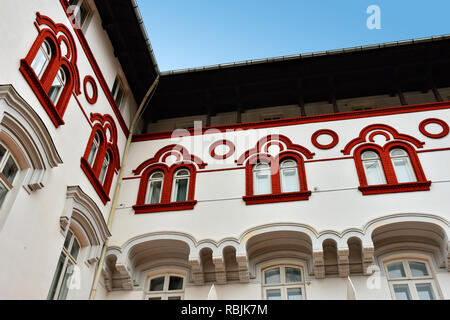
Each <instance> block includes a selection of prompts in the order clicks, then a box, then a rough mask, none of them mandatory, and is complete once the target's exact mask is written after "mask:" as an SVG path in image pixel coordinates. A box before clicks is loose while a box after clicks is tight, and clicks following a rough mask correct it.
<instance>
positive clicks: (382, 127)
mask: <svg viewBox="0 0 450 320" xmlns="http://www.w3.org/2000/svg"><path fill="white" fill-rule="evenodd" d="M375 130H384V131H387V132H389V133H390V134H391V135H392V136H393V137H394V139H399V140H405V141H408V142H410V143H412V144H413V145H415V146H416V147H417V148H422V147H423V145H424V144H425V142H421V141H419V140H418V139H416V138H414V137H413V136H410V135H407V134H401V133H398V131H397V130H395V129H394V128H392V127H391V126H388V125H387V124H371V125H369V126H366V127H364V128H363V129H362V130H361V132H360V134H359V137H358V138H355V139H353V140H352V141H350V142H349V143H347V145H346V146H345V148H344V149H343V150H342V153H343V154H345V155H348V154H350V152H351V151H352V149H353V148H354V147H356V146H357V145H358V144H360V143H364V142H367V141H368V139H367V136H368V135H369V133H370V132H371V131H375ZM376 133H377V134H380V132H378V131H377V132H376ZM370 137H371V135H369V140H370ZM372 138H373V136H372Z"/></svg>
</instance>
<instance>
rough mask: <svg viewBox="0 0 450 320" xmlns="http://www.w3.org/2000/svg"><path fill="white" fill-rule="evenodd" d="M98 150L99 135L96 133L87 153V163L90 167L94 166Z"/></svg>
mask: <svg viewBox="0 0 450 320" xmlns="http://www.w3.org/2000/svg"><path fill="white" fill-rule="evenodd" d="M99 148H100V135H99V134H98V132H96V133H95V136H94V140H92V145H91V149H90V151H89V156H88V159H87V161H88V163H89V164H90V165H91V167H93V166H94V161H95V158H96V157H97V152H98V149H99Z"/></svg>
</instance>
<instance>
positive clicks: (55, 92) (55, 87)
mask: <svg viewBox="0 0 450 320" xmlns="http://www.w3.org/2000/svg"><path fill="white" fill-rule="evenodd" d="M65 84H66V74H65V72H64V69H63V68H60V69H59V71H58V74H57V75H56V77H55V80H53V83H52V86H51V87H50V90H49V91H48V97H49V98H50V100H52V102H53V104H54V105H56V104H57V102H58V99H59V97H60V96H61V92H62V91H63V88H64V85H65Z"/></svg>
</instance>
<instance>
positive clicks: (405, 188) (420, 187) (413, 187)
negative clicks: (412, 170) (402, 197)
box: [358, 181, 431, 195]
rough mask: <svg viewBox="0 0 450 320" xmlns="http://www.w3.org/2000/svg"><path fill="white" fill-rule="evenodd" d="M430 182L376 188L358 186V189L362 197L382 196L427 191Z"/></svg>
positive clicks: (384, 185) (386, 185) (377, 186)
mask: <svg viewBox="0 0 450 320" xmlns="http://www.w3.org/2000/svg"><path fill="white" fill-rule="evenodd" d="M430 185H431V181H417V182H407V183H399V184H383V185H376V186H360V187H359V188H358V189H359V191H361V192H362V194H363V195H370V194H384V193H397V192H412V191H428V190H430Z"/></svg>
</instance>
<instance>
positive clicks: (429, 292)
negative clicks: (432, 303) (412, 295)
mask: <svg viewBox="0 0 450 320" xmlns="http://www.w3.org/2000/svg"><path fill="white" fill-rule="evenodd" d="M416 289H417V294H418V295H419V299H420V300H434V299H435V297H434V293H433V288H432V287H431V284H430V283H421V284H416Z"/></svg>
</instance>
